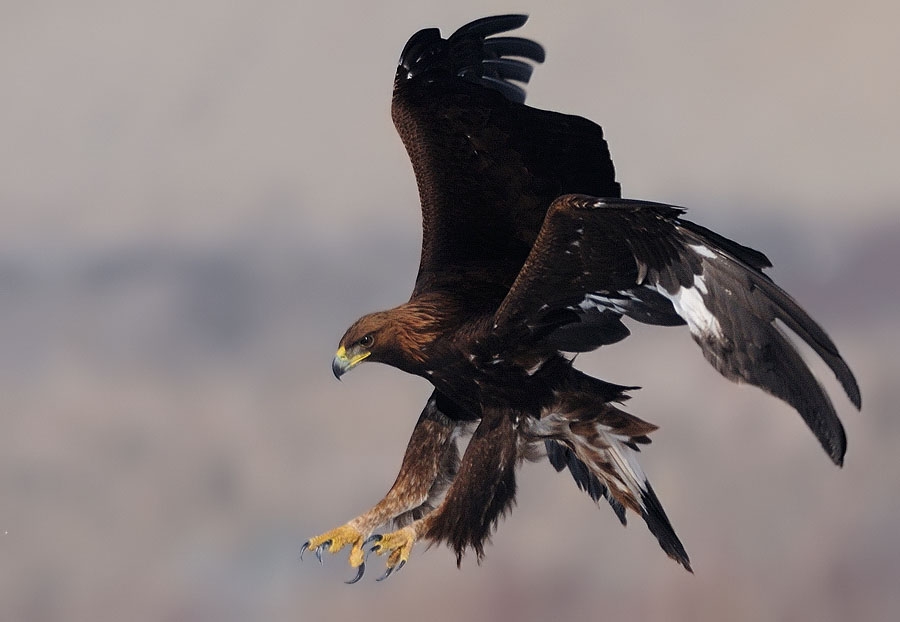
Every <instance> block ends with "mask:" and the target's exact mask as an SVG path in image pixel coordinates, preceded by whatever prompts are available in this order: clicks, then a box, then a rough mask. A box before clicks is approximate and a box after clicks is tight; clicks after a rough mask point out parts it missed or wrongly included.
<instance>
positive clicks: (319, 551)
mask: <svg viewBox="0 0 900 622" xmlns="http://www.w3.org/2000/svg"><path fill="white" fill-rule="evenodd" d="M330 545H331V540H325V542H323V543H322V544H320V545H319V546H317V547H316V559H318V560H319V564H321V565H322V566H324V565H325V560H324V559H322V549H324V548H325V547H326V546H330Z"/></svg>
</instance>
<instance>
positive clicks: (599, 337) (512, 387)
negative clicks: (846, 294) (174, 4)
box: [303, 15, 860, 581]
mask: <svg viewBox="0 0 900 622" xmlns="http://www.w3.org/2000/svg"><path fill="white" fill-rule="evenodd" d="M525 20H526V18H525V17H524V16H520V15H506V16H498V17H489V18H484V19H482V20H477V21H475V22H472V23H470V24H467V25H466V26H463V27H462V28H460V29H459V30H457V31H456V32H455V33H454V34H453V35H451V36H450V37H448V38H447V39H443V38H441V36H440V32H439V31H438V30H437V29H434V28H431V29H426V30H422V31H420V32H418V33H416V34H415V35H413V37H412V38H411V39H410V41H409V42H408V43H407V45H406V47H405V48H404V50H403V52H402V54H401V58H400V66H399V67H398V70H397V75H396V78H395V82H394V96H393V104H392V116H393V119H394V123H395V125H396V127H397V131H398V133H399V134H400V137H401V139H402V140H403V143H404V145H405V146H406V149H407V152H408V154H409V157H410V160H411V162H412V165H413V170H414V172H415V176H416V181H417V183H418V187H419V195H420V198H421V203H422V224H423V242H422V256H421V261H420V264H419V272H418V276H417V278H416V283H415V287H414V289H413V293H412V296H411V297H410V300H409V301H408V302H406V303H404V304H402V305H400V306H398V307H396V308H394V309H391V310H388V311H381V312H378V313H373V314H370V315H367V316H364V317H362V318H361V319H359V320H358V321H357V322H355V323H354V324H353V325H352V326H351V327H350V328H349V329H348V330H347V332H346V333H345V334H344V337H343V338H342V339H341V342H340V347H339V349H338V352H337V355H336V356H335V359H334V362H333V370H334V373H335V375H336V376H338V377H340V376H341V375H342V374H344V373H346V371H348V370H349V369H351V368H353V367H355V366H356V365H358V364H359V363H361V362H363V361H374V362H381V363H386V364H388V365H392V366H394V367H397V368H398V369H401V370H403V371H405V372H408V373H411V374H415V375H418V376H421V377H423V378H425V379H426V380H428V381H429V382H430V383H431V384H432V385H433V386H434V389H435V390H434V393H433V394H432V396H431V398H430V399H429V401H428V402H427V404H426V406H425V409H424V410H423V412H422V415H421V416H420V418H419V421H418V423H417V424H416V427H415V429H414V431H413V435H412V438H411V439H410V443H409V446H408V448H407V451H406V455H405V456H404V459H403V464H402V466H401V469H400V473H399V475H398V476H397V480H396V481H395V483H394V485H393V486H392V488H391V489H390V491H389V492H388V494H387V495H386V496H385V497H384V499H382V500H381V501H380V502H379V503H378V504H376V505H375V506H374V507H373V508H372V510H370V511H368V512H366V513H365V514H363V515H361V516H360V517H357V518H356V519H353V520H352V521H350V522H349V523H347V524H346V525H344V526H342V527H339V528H337V529H334V530H332V531H330V532H327V533H325V534H322V535H321V536H318V537H316V538H312V539H311V540H309V541H308V542H307V543H306V544H304V546H303V550H306V549H313V550H315V552H316V554H317V555H318V556H320V557H321V554H322V552H323V550H325V549H326V548H327V549H328V550H330V551H331V552H336V551H338V550H340V549H341V548H342V547H344V546H346V545H349V546H351V553H350V564H351V566H353V567H355V568H357V575H356V577H355V578H354V579H353V581H356V580H358V579H359V578H360V577H362V574H363V572H364V569H365V563H364V560H365V549H366V547H367V544H371V545H372V546H371V549H370V550H372V551H375V552H377V553H379V554H387V555H388V559H387V572H386V573H385V575H384V576H389V575H390V574H391V573H392V572H394V571H395V570H397V569H399V568H400V567H402V566H403V565H404V564H405V563H406V561H407V559H408V557H409V552H410V550H411V548H412V546H413V545H414V544H415V543H416V542H417V541H418V540H420V539H424V540H427V541H430V542H444V543H446V544H448V545H449V546H450V547H451V548H453V549H454V551H455V552H456V556H457V562H458V563H459V561H460V560H461V558H462V555H463V553H464V552H465V551H466V550H467V549H469V548H471V549H473V550H474V551H475V553H476V555H477V557H478V558H479V559H480V558H481V556H482V555H483V554H484V544H485V542H486V540H487V539H488V537H489V535H490V533H491V530H492V529H493V528H494V527H495V525H496V522H497V521H498V519H499V518H500V517H501V516H502V515H503V514H504V513H505V512H507V511H508V510H509V509H510V508H511V507H512V505H513V502H514V498H515V491H516V480H515V468H516V464H517V462H518V461H520V460H522V459H526V458H528V459H535V458H538V457H543V456H546V457H547V458H548V460H549V461H550V463H551V464H552V465H553V467H554V468H556V469H557V470H563V469H568V470H569V471H570V473H571V474H572V476H573V478H574V479H575V481H576V483H577V484H578V486H579V487H581V488H582V489H584V490H585V491H586V492H587V493H588V494H589V495H590V496H591V497H592V498H593V499H594V500H595V501H599V500H600V499H601V498H604V499H606V500H607V502H608V503H609V504H610V506H611V508H612V509H613V511H614V512H615V514H616V516H617V517H618V518H619V519H620V520H621V521H622V523H625V521H626V510H630V511H633V512H635V513H636V514H638V515H640V516H641V517H642V518H643V519H644V521H645V522H646V523H647V526H648V527H649V529H650V531H651V532H652V533H653V535H654V536H656V538H657V540H658V541H659V543H660V546H661V547H662V548H663V550H664V551H665V552H666V553H667V554H668V555H669V556H670V557H672V558H673V559H675V560H676V561H677V562H678V563H680V564H682V565H683V566H684V567H685V568H686V569H688V570H690V562H689V560H688V556H687V553H686V552H685V550H684V547H683V546H682V544H681V542H680V541H679V540H678V537H677V536H676V535H675V532H674V530H673V528H672V525H671V523H670V522H669V519H668V517H667V516H666V514H665V512H664V511H663V509H662V505H661V504H660V502H659V499H658V498H657V497H656V494H655V493H654V491H653V488H652V487H651V486H650V483H649V481H648V480H647V477H646V475H645V474H644V473H643V471H642V469H641V467H640V464H639V463H638V460H637V458H638V450H639V446H640V445H644V444H647V443H649V442H650V439H649V436H648V435H649V434H650V433H651V432H652V431H653V430H655V429H656V426H654V425H652V424H650V423H647V422H645V421H642V420H641V419H638V418H637V417H634V416H632V415H630V414H628V413H626V412H624V411H623V410H621V409H620V408H619V407H618V406H616V405H615V403H617V402H623V401H624V400H626V399H627V394H626V391H627V390H628V389H629V388H633V387H621V386H616V385H612V384H609V383H607V382H603V381H601V380H598V379H595V378H591V377H589V376H587V375H585V374H583V373H581V372H579V371H578V370H576V369H575V368H574V367H573V365H572V360H571V359H570V358H568V357H567V356H565V355H564V353H565V352H586V351H589V350H593V349H596V348H598V347H600V346H602V345H608V344H612V343H615V342H617V341H620V340H622V339H624V338H625V337H626V336H628V334H629V331H628V329H627V328H626V327H625V325H624V324H623V323H622V318H623V317H624V316H627V317H629V318H631V319H633V320H636V321H638V322H642V323H648V324H658V325H664V326H674V325H684V324H687V326H688V329H689V330H690V332H691V335H692V337H693V338H694V340H695V341H696V342H697V344H698V345H699V346H700V347H701V349H702V351H703V353H704V356H705V357H706V358H707V359H708V360H709V361H710V362H711V363H712V364H713V365H714V366H715V367H716V369H718V370H719V371H720V372H721V373H722V374H723V375H724V376H725V377H727V378H730V379H732V380H735V381H738V382H748V383H751V384H754V385H756V386H758V387H760V388H762V389H763V390H764V391H767V392H769V393H771V394H772V395H774V396H776V397H778V398H780V399H783V400H784V401H786V402H787V403H789V404H790V405H791V406H793V407H794V408H796V409H797V411H798V412H799V413H800V414H801V416H802V417H803V418H804V420H805V421H806V422H807V424H808V425H809V427H810V428H811V429H812V431H813V432H814V433H815V434H816V436H817V438H818V439H819V442H820V443H821V444H822V446H823V447H824V448H825V450H826V452H827V453H828V454H829V456H830V457H831V458H832V460H833V461H834V462H835V463H837V464H840V463H841V462H842V460H843V456H844V452H845V449H846V439H845V436H844V431H843V427H842V425H841V423H840V421H839V419H838V417H837V414H836V413H835V410H834V407H833V406H832V404H831V402H830V400H829V399H828V396H827V395H826V394H825V392H824V391H823V389H822V388H821V386H820V385H819V384H818V382H817V381H816V379H815V378H814V377H813V375H812V373H811V372H810V371H809V369H808V367H807V366H806V364H805V363H804V362H803V360H802V359H801V358H800V356H799V354H798V353H797V351H796V350H795V349H794V347H793V345H791V343H790V341H789V340H788V339H787V338H786V337H785V335H784V334H783V333H782V331H781V330H780V329H779V327H778V325H777V324H776V320H777V321H778V322H780V323H781V324H783V325H784V326H786V327H787V328H789V329H790V330H791V331H792V332H793V333H795V334H796V335H797V336H798V337H800V338H801V339H802V340H803V341H805V342H806V343H807V344H809V346H810V347H811V348H812V349H813V351H814V352H815V353H816V354H817V355H819V356H820V357H821V358H822V359H823V360H824V361H825V362H826V363H827V364H828V366H829V367H830V368H831V369H832V371H833V372H834V373H835V375H836V376H837V378H838V380H839V381H840V382H841V384H842V386H843V388H844V389H845V391H846V392H847V395H848V396H849V397H850V400H851V401H852V402H853V404H854V405H856V407H857V408H859V406H860V394H859V388H858V387H857V385H856V381H855V379H854V378H853V374H852V373H851V371H850V369H849V367H848V366H847V365H846V363H845V362H844V361H843V359H842V358H841V357H840V355H839V353H838V351H837V349H836V347H835V346H834V344H833V343H832V342H831V340H830V339H829V338H828V336H827V335H826V334H825V332H824V331H823V330H822V329H821V328H820V327H819V326H818V325H817V324H816V323H815V322H814V321H813V320H812V318H811V317H810V316H809V315H808V314H806V312H805V311H803V310H802V309H801V308H800V307H799V305H797V303H796V302H794V301H793V300H792V299H791V298H790V296H788V294H786V293H785V292H784V291H783V290H781V289H780V288H779V287H778V286H777V285H775V284H774V283H773V282H772V281H771V279H769V278H768V277H767V276H765V275H764V274H763V272H762V270H763V269H764V268H767V267H769V266H770V263H769V261H768V259H767V258H766V257H765V256H764V255H763V254H762V253H760V252H758V251H755V250H753V249H750V248H747V247H745V246H742V245H740V244H737V243H736V242H733V241H731V240H728V239H727V238H724V237H722V236H720V235H718V234H716V233H714V232H712V231H709V230H708V229H705V228H703V227H701V226H699V225H696V224H694V223H691V222H689V221H686V220H684V219H683V218H681V215H682V213H683V211H684V210H681V209H680V208H676V207H672V206H669V205H662V204H657V203H649V202H645V201H635V200H629V199H622V198H620V191H619V184H618V183H617V182H616V181H615V174H614V170H613V165H612V160H611V159H610V155H609V150H608V148H607V145H606V142H605V141H604V139H603V132H602V130H601V129H600V127H599V126H597V125H596V124H594V123H592V122H590V121H588V120H586V119H582V118H580V117H574V116H569V115H562V114H559V113H555V112H548V111H543V110H537V109H534V108H531V107H528V106H526V105H524V104H523V103H522V102H523V101H524V98H525V93H524V90H522V88H521V87H519V86H517V85H516V84H514V83H513V82H511V81H517V82H527V81H528V78H529V77H530V75H531V65H530V64H529V63H528V62H525V61H532V62H541V61H542V60H543V49H542V48H541V47H540V46H539V45H537V44H536V43H534V42H532V41H529V40H526V39H520V38H516V37H498V36H494V35H497V34H498V33H501V32H504V31H507V30H512V29H515V28H518V27H520V26H521V25H523V24H524V23H525ZM510 57H517V59H524V60H517V59H513V58H510ZM598 197H599V198H598ZM468 424H471V425H468ZM471 426H475V428H474V432H472V437H471V440H470V441H469V444H468V446H467V448H466V451H465V453H464V454H463V456H462V458H461V459H460V458H459V454H458V451H457V447H456V439H457V438H458V437H459V436H460V435H461V434H462V433H464V432H467V431H468V429H469V428H470V427H471ZM390 521H394V522H395V524H396V525H397V526H398V527H399V529H397V530H396V531H394V532H392V533H388V534H385V535H377V536H371V537H370V535H371V534H372V533H373V531H374V530H375V529H376V528H377V527H378V526H379V525H381V524H384V523H387V522H390Z"/></svg>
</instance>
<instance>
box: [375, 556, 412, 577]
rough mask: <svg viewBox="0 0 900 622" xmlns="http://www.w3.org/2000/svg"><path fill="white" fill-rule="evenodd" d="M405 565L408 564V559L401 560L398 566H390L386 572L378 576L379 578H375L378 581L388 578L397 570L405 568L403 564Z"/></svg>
mask: <svg viewBox="0 0 900 622" xmlns="http://www.w3.org/2000/svg"><path fill="white" fill-rule="evenodd" d="M405 565H406V560H403V561H401V562H400V563H399V564H397V565H396V566H388V569H387V570H385V571H384V574H383V575H381V576H380V577H378V578H377V579H375V580H376V581H384V580H385V579H387V578H388V577H389V576H391V575H392V574H394V573H395V572H400V570H401V569H402V568H403V566H405Z"/></svg>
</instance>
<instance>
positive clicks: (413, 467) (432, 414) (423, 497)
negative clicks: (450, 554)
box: [300, 391, 461, 583]
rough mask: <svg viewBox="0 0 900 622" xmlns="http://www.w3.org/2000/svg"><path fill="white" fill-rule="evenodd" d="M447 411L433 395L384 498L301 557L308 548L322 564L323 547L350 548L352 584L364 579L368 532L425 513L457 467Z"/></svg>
mask: <svg viewBox="0 0 900 622" xmlns="http://www.w3.org/2000/svg"><path fill="white" fill-rule="evenodd" d="M450 408H453V405H452V404H448V403H447V400H444V399H441V398H440V397H439V395H438V393H437V391H435V392H434V393H433V394H432V396H431V397H430V398H429V400H428V402H427V404H426V405H425V409H424V410H423V411H422V414H421V415H420V416H419V420H418V422H417V423H416V427H415V429H414V430H413V433H412V436H411V437H410V439H409V444H408V445H407V447H406V454H405V455H404V456H403V462H402V464H401V465H400V472H399V473H398V475H397V479H396V480H395V481H394V485H393V486H391V489H390V490H389V491H388V493H387V494H386V495H385V496H384V498H383V499H382V500H381V501H379V502H378V503H377V504H375V506H374V507H373V508H372V509H370V510H369V511H368V512H365V513H364V514H361V515H360V516H357V517H356V518H354V519H353V520H351V521H349V522H348V523H346V524H345V525H342V526H341V527H338V528H336V529H332V530H331V531H329V532H326V533H324V534H322V535H320V536H316V537H315V538H310V539H309V540H307V541H306V542H305V543H304V544H303V547H302V549H301V551H300V555H301V557H302V556H303V553H304V552H305V551H306V550H308V549H312V550H314V551H315V554H316V557H318V558H319V560H320V561H321V559H322V551H323V550H325V549H326V547H327V550H328V552H329V553H337V552H338V551H340V550H341V549H343V548H344V547H345V546H347V545H351V547H352V548H351V550H350V566H351V567H353V568H357V569H358V570H357V574H356V576H355V577H354V579H352V580H351V581H350V582H351V583H355V582H356V581H358V580H359V579H360V578H362V575H363V573H364V572H365V554H364V551H363V545H364V543H365V540H366V538H367V537H369V535H370V534H371V533H372V531H373V530H374V529H375V528H376V527H378V526H379V525H383V524H385V523H387V522H389V521H391V520H395V519H396V520H398V521H399V522H400V523H403V522H406V521H408V520H409V518H410V517H416V516H419V515H422V514H425V513H427V512H428V511H429V510H430V508H431V507H433V505H432V504H434V503H435V500H436V498H440V496H441V495H442V494H443V492H444V491H445V490H446V488H447V486H448V485H449V483H450V481H452V479H453V476H454V474H455V473H456V470H457V468H458V465H459V453H458V451H457V449H456V437H457V430H458V429H459V428H460V426H461V423H460V422H459V421H457V420H455V419H451V418H450V417H448V416H447V413H445V412H444V410H447V409H450ZM442 409H443V410H442Z"/></svg>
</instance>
